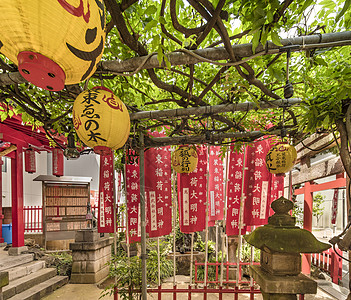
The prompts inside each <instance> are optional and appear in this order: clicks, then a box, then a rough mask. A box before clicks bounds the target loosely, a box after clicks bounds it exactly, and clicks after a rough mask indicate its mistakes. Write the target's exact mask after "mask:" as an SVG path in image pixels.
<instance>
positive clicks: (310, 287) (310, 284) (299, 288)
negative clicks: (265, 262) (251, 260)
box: [250, 266, 317, 299]
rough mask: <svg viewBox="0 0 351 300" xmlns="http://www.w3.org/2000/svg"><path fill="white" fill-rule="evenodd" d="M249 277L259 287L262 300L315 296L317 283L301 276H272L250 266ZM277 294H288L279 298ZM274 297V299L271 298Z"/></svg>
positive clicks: (258, 267)
mask: <svg viewBox="0 0 351 300" xmlns="http://www.w3.org/2000/svg"><path fill="white" fill-rule="evenodd" d="M250 275H251V276H252V277H253V279H254V280H255V281H256V283H257V284H258V285H259V286H260V288H261V291H262V295H263V296H264V299H294V298H293V296H291V297H290V296H289V295H294V294H295V295H296V294H316V293H317V282H315V281H314V280H312V279H310V278H308V277H307V276H305V275H303V274H299V275H296V276H274V275H271V274H269V273H268V272H266V271H264V270H263V269H262V268H261V267H260V266H250ZM279 294H284V295H286V294H288V295H286V297H285V298H279V296H277V297H276V296H274V295H279ZM273 296H274V297H273Z"/></svg>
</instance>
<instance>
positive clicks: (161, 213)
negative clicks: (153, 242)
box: [145, 147, 172, 237]
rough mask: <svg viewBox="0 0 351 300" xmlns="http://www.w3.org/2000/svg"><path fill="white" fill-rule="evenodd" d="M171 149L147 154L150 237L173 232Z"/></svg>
mask: <svg viewBox="0 0 351 300" xmlns="http://www.w3.org/2000/svg"><path fill="white" fill-rule="evenodd" d="M171 172H172V171H171V152H170V147H162V148H161V147H160V148H152V149H149V150H147V151H146V152H145V197H146V206H147V212H148V213H147V217H148V218H147V227H146V230H147V232H148V233H149V237H158V236H164V235H167V234H169V233H170V232H171V231H172V218H171V215H172V186H171Z"/></svg>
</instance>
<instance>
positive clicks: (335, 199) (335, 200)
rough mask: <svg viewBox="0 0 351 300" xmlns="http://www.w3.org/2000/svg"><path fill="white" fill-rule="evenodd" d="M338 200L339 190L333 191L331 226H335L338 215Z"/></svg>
mask: <svg viewBox="0 0 351 300" xmlns="http://www.w3.org/2000/svg"><path fill="white" fill-rule="evenodd" d="M338 199H339V189H334V196H333V206H332V218H331V223H332V224H333V225H335V224H336V216H337V215H338Z"/></svg>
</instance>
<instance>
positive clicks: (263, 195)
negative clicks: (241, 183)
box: [244, 139, 271, 226]
mask: <svg viewBox="0 0 351 300" xmlns="http://www.w3.org/2000/svg"><path fill="white" fill-rule="evenodd" d="M269 148H270V147H269V141H268V140H267V139H264V140H259V141H256V142H254V143H253V144H252V145H250V146H248V147H247V169H248V170H247V181H245V190H246V192H245V194H246V196H247V199H246V202H245V209H244V223H245V224H246V225H248V226H249V225H263V224H266V223H267V221H268V211H269V205H270V192H269V188H270V181H271V173H269V171H268V169H267V167H266V165H265V157H266V154H267V152H268V150H269Z"/></svg>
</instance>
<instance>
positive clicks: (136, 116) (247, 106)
mask: <svg viewBox="0 0 351 300" xmlns="http://www.w3.org/2000/svg"><path fill="white" fill-rule="evenodd" d="M301 102H302V100H301V99H298V98H291V99H278V100H273V101H265V102H264V101H262V102H260V103H259V104H257V103H255V102H245V103H227V104H220V105H212V106H199V107H189V108H180V109H165V110H154V111H141V112H136V113H131V114H130V120H132V121H133V120H141V119H162V118H167V119H170V118H182V117H188V116H191V115H195V116H198V115H204V114H210V115H211V114H219V113H225V112H230V111H232V112H234V111H249V110H254V109H269V108H277V107H282V106H284V105H286V106H292V105H297V104H300V103H301Z"/></svg>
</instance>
